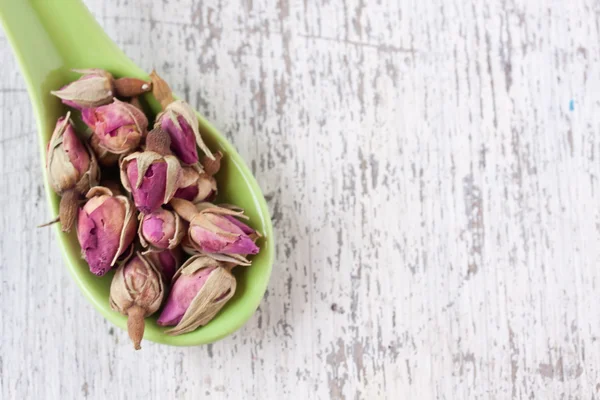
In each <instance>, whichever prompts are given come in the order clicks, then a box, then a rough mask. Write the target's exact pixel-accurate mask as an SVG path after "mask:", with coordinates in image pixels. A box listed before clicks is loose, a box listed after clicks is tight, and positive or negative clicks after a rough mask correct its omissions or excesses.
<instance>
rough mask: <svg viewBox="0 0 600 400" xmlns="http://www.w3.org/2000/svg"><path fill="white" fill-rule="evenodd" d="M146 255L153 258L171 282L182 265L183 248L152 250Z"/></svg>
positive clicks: (167, 280)
mask: <svg viewBox="0 0 600 400" xmlns="http://www.w3.org/2000/svg"><path fill="white" fill-rule="evenodd" d="M146 257H148V259H150V260H152V262H153V263H154V265H156V267H157V268H158V269H159V270H160V272H161V273H162V276H163V278H165V282H167V283H169V282H171V279H173V275H175V272H177V270H178V269H179V266H180V265H181V258H182V254H181V248H180V247H175V248H174V249H171V250H164V251H160V252H150V253H147V254H146Z"/></svg>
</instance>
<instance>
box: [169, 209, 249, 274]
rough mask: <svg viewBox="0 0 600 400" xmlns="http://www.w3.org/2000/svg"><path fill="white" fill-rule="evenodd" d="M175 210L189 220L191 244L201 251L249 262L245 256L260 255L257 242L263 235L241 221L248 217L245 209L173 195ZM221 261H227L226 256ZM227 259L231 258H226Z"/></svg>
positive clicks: (240, 262)
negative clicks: (188, 199)
mask: <svg viewBox="0 0 600 400" xmlns="http://www.w3.org/2000/svg"><path fill="white" fill-rule="evenodd" d="M170 204H171V206H172V207H173V209H174V210H175V211H176V212H177V213H178V214H179V215H180V216H181V217H182V218H183V219H184V220H186V221H188V222H189V223H190V227H189V230H188V240H189V244H191V246H192V247H194V248H195V249H196V250H197V251H198V252H200V253H206V254H209V255H211V257H213V258H215V257H214V256H213V255H219V254H220V255H225V256H228V257H229V258H233V259H235V260H237V261H238V263H239V264H247V263H248V260H246V258H245V256H247V255H252V254H257V253H258V251H259V248H258V246H256V244H255V243H254V241H255V240H256V239H257V238H258V237H259V236H260V235H259V234H258V233H257V232H256V231H255V230H254V229H252V228H250V227H249V226H248V225H246V224H244V223H242V222H240V221H239V220H237V219H236V217H237V218H245V216H244V213H243V211H240V210H232V209H228V208H224V207H219V206H215V205H213V204H210V203H200V204H198V205H194V204H193V203H191V202H189V201H186V200H182V199H177V198H174V199H173V200H171V203H170ZM219 259H220V260H223V261H225V259H223V258H219ZM227 261H232V260H230V259H227Z"/></svg>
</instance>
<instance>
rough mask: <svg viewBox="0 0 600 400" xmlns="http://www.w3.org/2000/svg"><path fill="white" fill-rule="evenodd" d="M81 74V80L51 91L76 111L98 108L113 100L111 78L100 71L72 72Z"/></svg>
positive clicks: (106, 73)
mask: <svg viewBox="0 0 600 400" xmlns="http://www.w3.org/2000/svg"><path fill="white" fill-rule="evenodd" d="M73 71H75V72H79V73H81V74H83V76H82V77H81V78H79V79H78V80H76V81H75V82H72V83H70V84H68V85H66V86H63V87H62V88H61V89H60V90H54V91H51V92H50V93H52V94H53V95H55V96H56V97H58V98H60V99H61V100H62V102H63V103H65V104H66V105H68V106H69V107H73V108H76V109H78V110H81V109H84V108H89V107H98V106H101V105H104V104H108V103H110V102H111V101H112V100H113V77H112V75H111V74H109V73H108V72H106V71H103V70H101V69H85V70H73Z"/></svg>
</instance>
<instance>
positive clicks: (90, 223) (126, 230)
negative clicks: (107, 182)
mask: <svg viewBox="0 0 600 400" xmlns="http://www.w3.org/2000/svg"><path fill="white" fill-rule="evenodd" d="M86 197H87V198H88V201H87V202H86V203H85V205H84V206H83V207H82V208H80V209H79V221H78V223H77V239H79V244H80V245H81V252H82V255H83V258H85V260H86V261H87V262H88V264H89V266H90V271H91V272H92V273H93V274H95V275H98V276H102V275H104V274H105V273H106V272H108V271H109V270H110V269H111V268H112V267H113V266H114V265H115V264H116V263H117V259H118V258H119V256H120V255H121V254H123V253H125V251H126V250H127V248H128V247H129V246H130V245H131V243H132V242H133V239H134V238H135V233H136V218H135V209H134V207H133V204H131V200H129V199H128V198H127V197H125V196H121V195H115V194H113V192H112V191H111V190H110V189H108V188H105V187H102V186H96V187H94V188H92V189H90V191H89V192H88V194H87V196H86Z"/></svg>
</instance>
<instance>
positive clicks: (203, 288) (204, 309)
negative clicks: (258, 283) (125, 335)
mask: <svg viewBox="0 0 600 400" xmlns="http://www.w3.org/2000/svg"><path fill="white" fill-rule="evenodd" d="M236 286H237V285H236V280H235V278H234V277H233V275H232V274H231V273H230V272H229V270H228V268H225V267H223V264H222V263H220V262H219V261H216V260H214V259H212V258H210V257H207V256H204V255H196V256H193V257H191V258H190V259H189V260H188V261H187V262H186V263H185V264H183V265H182V266H181V268H180V269H179V270H178V271H177V273H176V274H175V276H174V277H173V285H172V288H171V292H170V293H169V297H168V298H167V302H166V303H165V306H164V308H163V310H162V312H161V314H160V317H159V318H158V321H157V322H158V324H159V325H161V326H175V327H174V328H172V329H170V330H168V331H166V333H168V334H170V335H181V334H183V333H187V332H191V331H193V330H194V329H196V328H198V327H199V326H203V325H206V324H207V323H208V322H209V321H210V320H212V319H213V318H214V317H215V315H217V313H218V312H219V311H220V310H221V308H222V307H223V306H224V305H225V303H227V301H229V299H231V297H233V295H234V293H235V289H236Z"/></svg>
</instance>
